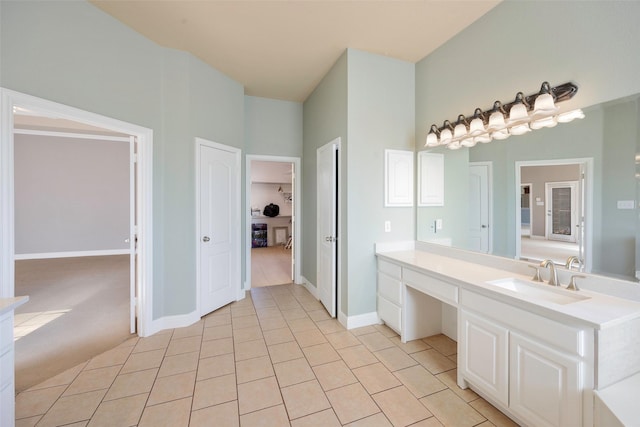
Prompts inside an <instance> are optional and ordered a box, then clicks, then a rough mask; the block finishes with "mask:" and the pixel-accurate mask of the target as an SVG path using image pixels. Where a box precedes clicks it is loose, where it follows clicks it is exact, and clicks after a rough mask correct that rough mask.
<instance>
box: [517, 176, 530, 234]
mask: <svg viewBox="0 0 640 427" xmlns="http://www.w3.org/2000/svg"><path fill="white" fill-rule="evenodd" d="M522 187H529V237H531V230H532V229H533V184H532V183H530V182H523V183H521V184H520V192H521V194H522ZM520 199H521V201H522V197H520ZM519 206H520V209H522V206H521V205H519ZM519 214H520V237H522V212H519Z"/></svg>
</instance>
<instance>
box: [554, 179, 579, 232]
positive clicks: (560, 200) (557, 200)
mask: <svg viewBox="0 0 640 427" xmlns="http://www.w3.org/2000/svg"><path fill="white" fill-rule="evenodd" d="M577 187H578V182H577V181H572V182H554V183H547V184H546V199H547V201H546V204H547V221H546V237H547V239H549V240H561V241H564V242H576V235H577V231H578V227H577V226H578V209H577V208H578V204H577V201H576V194H577V192H576V189H577Z"/></svg>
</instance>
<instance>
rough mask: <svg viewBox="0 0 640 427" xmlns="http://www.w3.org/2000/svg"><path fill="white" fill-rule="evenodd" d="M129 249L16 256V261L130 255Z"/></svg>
mask: <svg viewBox="0 0 640 427" xmlns="http://www.w3.org/2000/svg"><path fill="white" fill-rule="evenodd" d="M129 253H131V251H130V250H129V249H107V250H100V251H69V252H45V253H39V254H16V255H15V256H14V257H13V258H14V259H15V260H23V259H49V258H74V257H85V256H109V255H129Z"/></svg>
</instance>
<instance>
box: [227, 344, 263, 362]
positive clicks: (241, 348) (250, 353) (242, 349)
mask: <svg viewBox="0 0 640 427" xmlns="http://www.w3.org/2000/svg"><path fill="white" fill-rule="evenodd" d="M235 354H236V361H238V360H246V359H253V358H256V357H260V356H266V355H267V354H269V353H268V351H267V346H266V344H265V343H264V340H263V339H262V340H254V341H247V342H241V343H237V344H236V345H235Z"/></svg>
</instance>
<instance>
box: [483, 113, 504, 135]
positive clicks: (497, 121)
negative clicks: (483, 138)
mask: <svg viewBox="0 0 640 427" xmlns="http://www.w3.org/2000/svg"><path fill="white" fill-rule="evenodd" d="M505 127H506V124H505V122H504V114H502V113H501V112H500V111H494V112H493V113H491V115H490V116H489V125H488V126H487V130H488V131H491V132H493V131H497V130H500V129H504V128H505Z"/></svg>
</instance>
